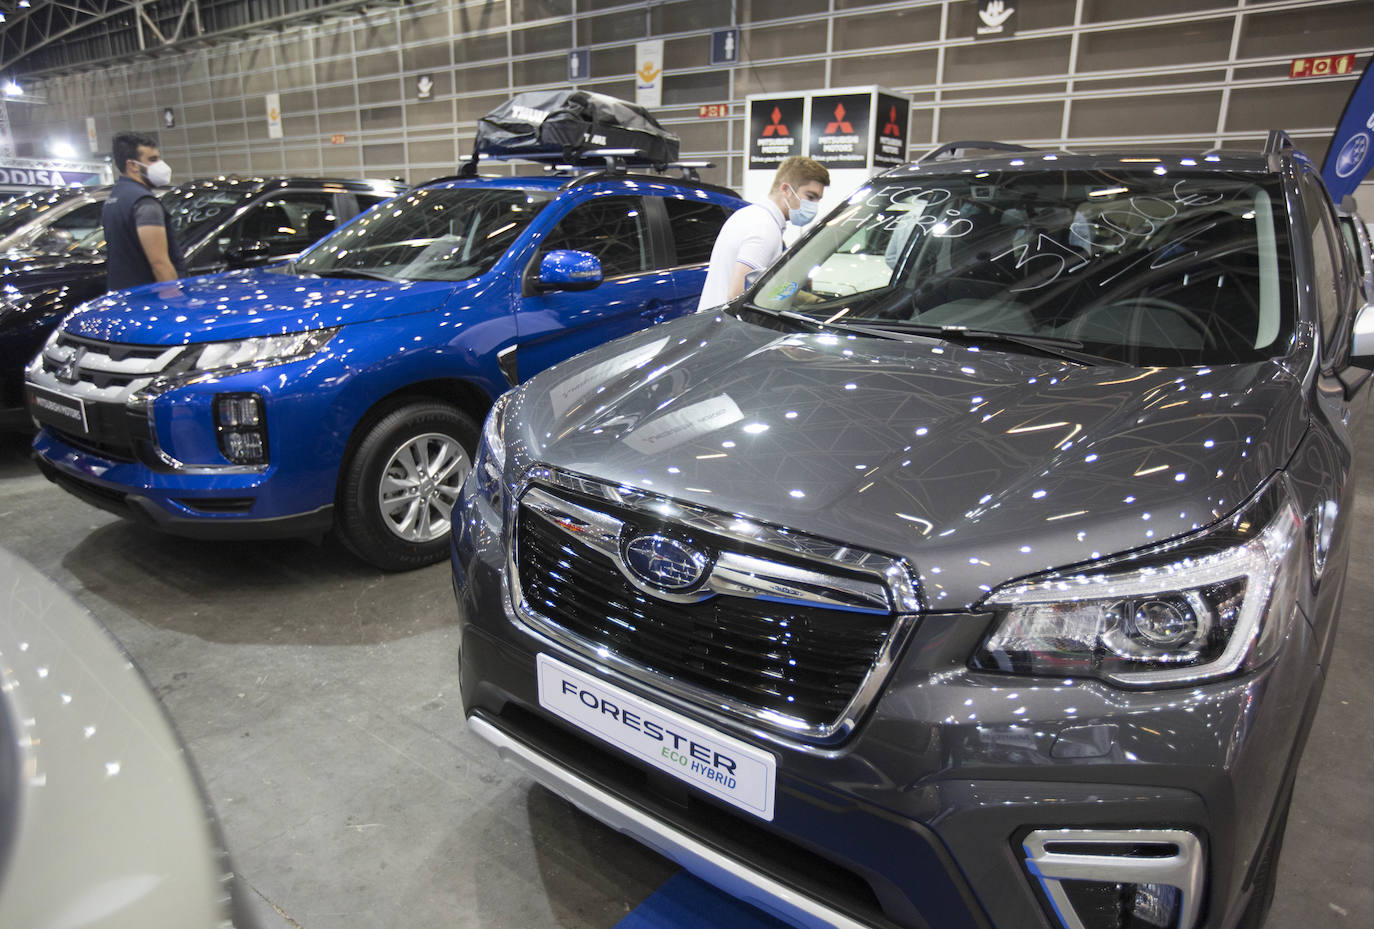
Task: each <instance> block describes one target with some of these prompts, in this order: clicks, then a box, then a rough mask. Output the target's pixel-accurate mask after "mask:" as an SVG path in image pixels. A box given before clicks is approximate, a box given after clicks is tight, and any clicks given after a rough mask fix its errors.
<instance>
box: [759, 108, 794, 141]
mask: <svg viewBox="0 0 1374 929" xmlns="http://www.w3.org/2000/svg"><path fill="white" fill-rule="evenodd" d="M770 115H772V117H773V121H772V122H771V123H769V124H768V125H767V126H764V127H763V134H764V135H765V136H770V135H790V134H791V133H789V132H788V131H787V127H786V126H785V125H783V122H782V110H780V109H778V108H777V107H773V112H772V114H770Z"/></svg>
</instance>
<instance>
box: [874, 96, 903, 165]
mask: <svg viewBox="0 0 1374 929" xmlns="http://www.w3.org/2000/svg"><path fill="white" fill-rule="evenodd" d="M910 124H911V101H910V100H908V99H906V98H905V97H894V96H892V95H891V94H882V93H880V94H878V111H877V113H876V114H875V115H874V117H873V125H874V127H875V128H876V129H877V130H878V131H877V132H875V133H874V134H873V164H874V166H877V165H886V166H887V167H895V166H896V165H904V164H906V163H907V161H908V160H909V159H908V158H907V154H906V148H907V127H908V126H909V125H910Z"/></svg>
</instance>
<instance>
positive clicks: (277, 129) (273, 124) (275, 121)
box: [267, 94, 281, 139]
mask: <svg viewBox="0 0 1374 929" xmlns="http://www.w3.org/2000/svg"><path fill="white" fill-rule="evenodd" d="M267 135H268V137H269V138H272V139H280V138H281V94H268V95H267Z"/></svg>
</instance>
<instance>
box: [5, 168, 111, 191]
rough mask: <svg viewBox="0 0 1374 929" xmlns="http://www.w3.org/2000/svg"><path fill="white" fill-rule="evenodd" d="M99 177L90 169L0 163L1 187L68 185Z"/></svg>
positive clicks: (86, 181) (83, 182) (87, 181)
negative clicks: (62, 169)
mask: <svg viewBox="0 0 1374 929" xmlns="http://www.w3.org/2000/svg"><path fill="white" fill-rule="evenodd" d="M96 179H97V175H94V174H92V173H91V172H89V171H59V170H58V169H56V168H18V167H11V166H9V165H0V187H68V186H71V185H74V184H85V183H89V182H91V181H94V180H96Z"/></svg>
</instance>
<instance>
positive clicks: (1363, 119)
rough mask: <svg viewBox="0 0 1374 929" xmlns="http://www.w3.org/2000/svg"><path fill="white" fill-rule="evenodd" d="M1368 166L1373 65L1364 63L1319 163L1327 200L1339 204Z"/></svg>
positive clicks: (1373, 135)
mask: <svg viewBox="0 0 1374 929" xmlns="http://www.w3.org/2000/svg"><path fill="white" fill-rule="evenodd" d="M1370 168H1374V67H1372V66H1371V65H1366V66H1365V69H1364V75H1363V76H1362V77H1361V78H1360V81H1359V83H1358V84H1356V85H1355V89H1354V90H1352V91H1351V92H1350V100H1349V101H1348V102H1347V103H1346V105H1345V113H1344V114H1342V116H1341V121H1340V122H1339V123H1337V124H1336V134H1335V135H1333V136H1332V137H1331V144H1330V145H1329V146H1328V147H1327V149H1326V160H1325V161H1324V162H1323V163H1322V180H1324V181H1325V182H1326V189H1327V190H1329V191H1330V192H1331V199H1332V200H1334V201H1336V202H1337V203H1340V202H1341V198H1342V197H1344V196H1345V195H1346V194H1351V193H1354V192H1355V188H1356V187H1359V186H1360V181H1362V180H1364V179H1365V177H1366V176H1367V175H1368V174H1369V169H1370Z"/></svg>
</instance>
